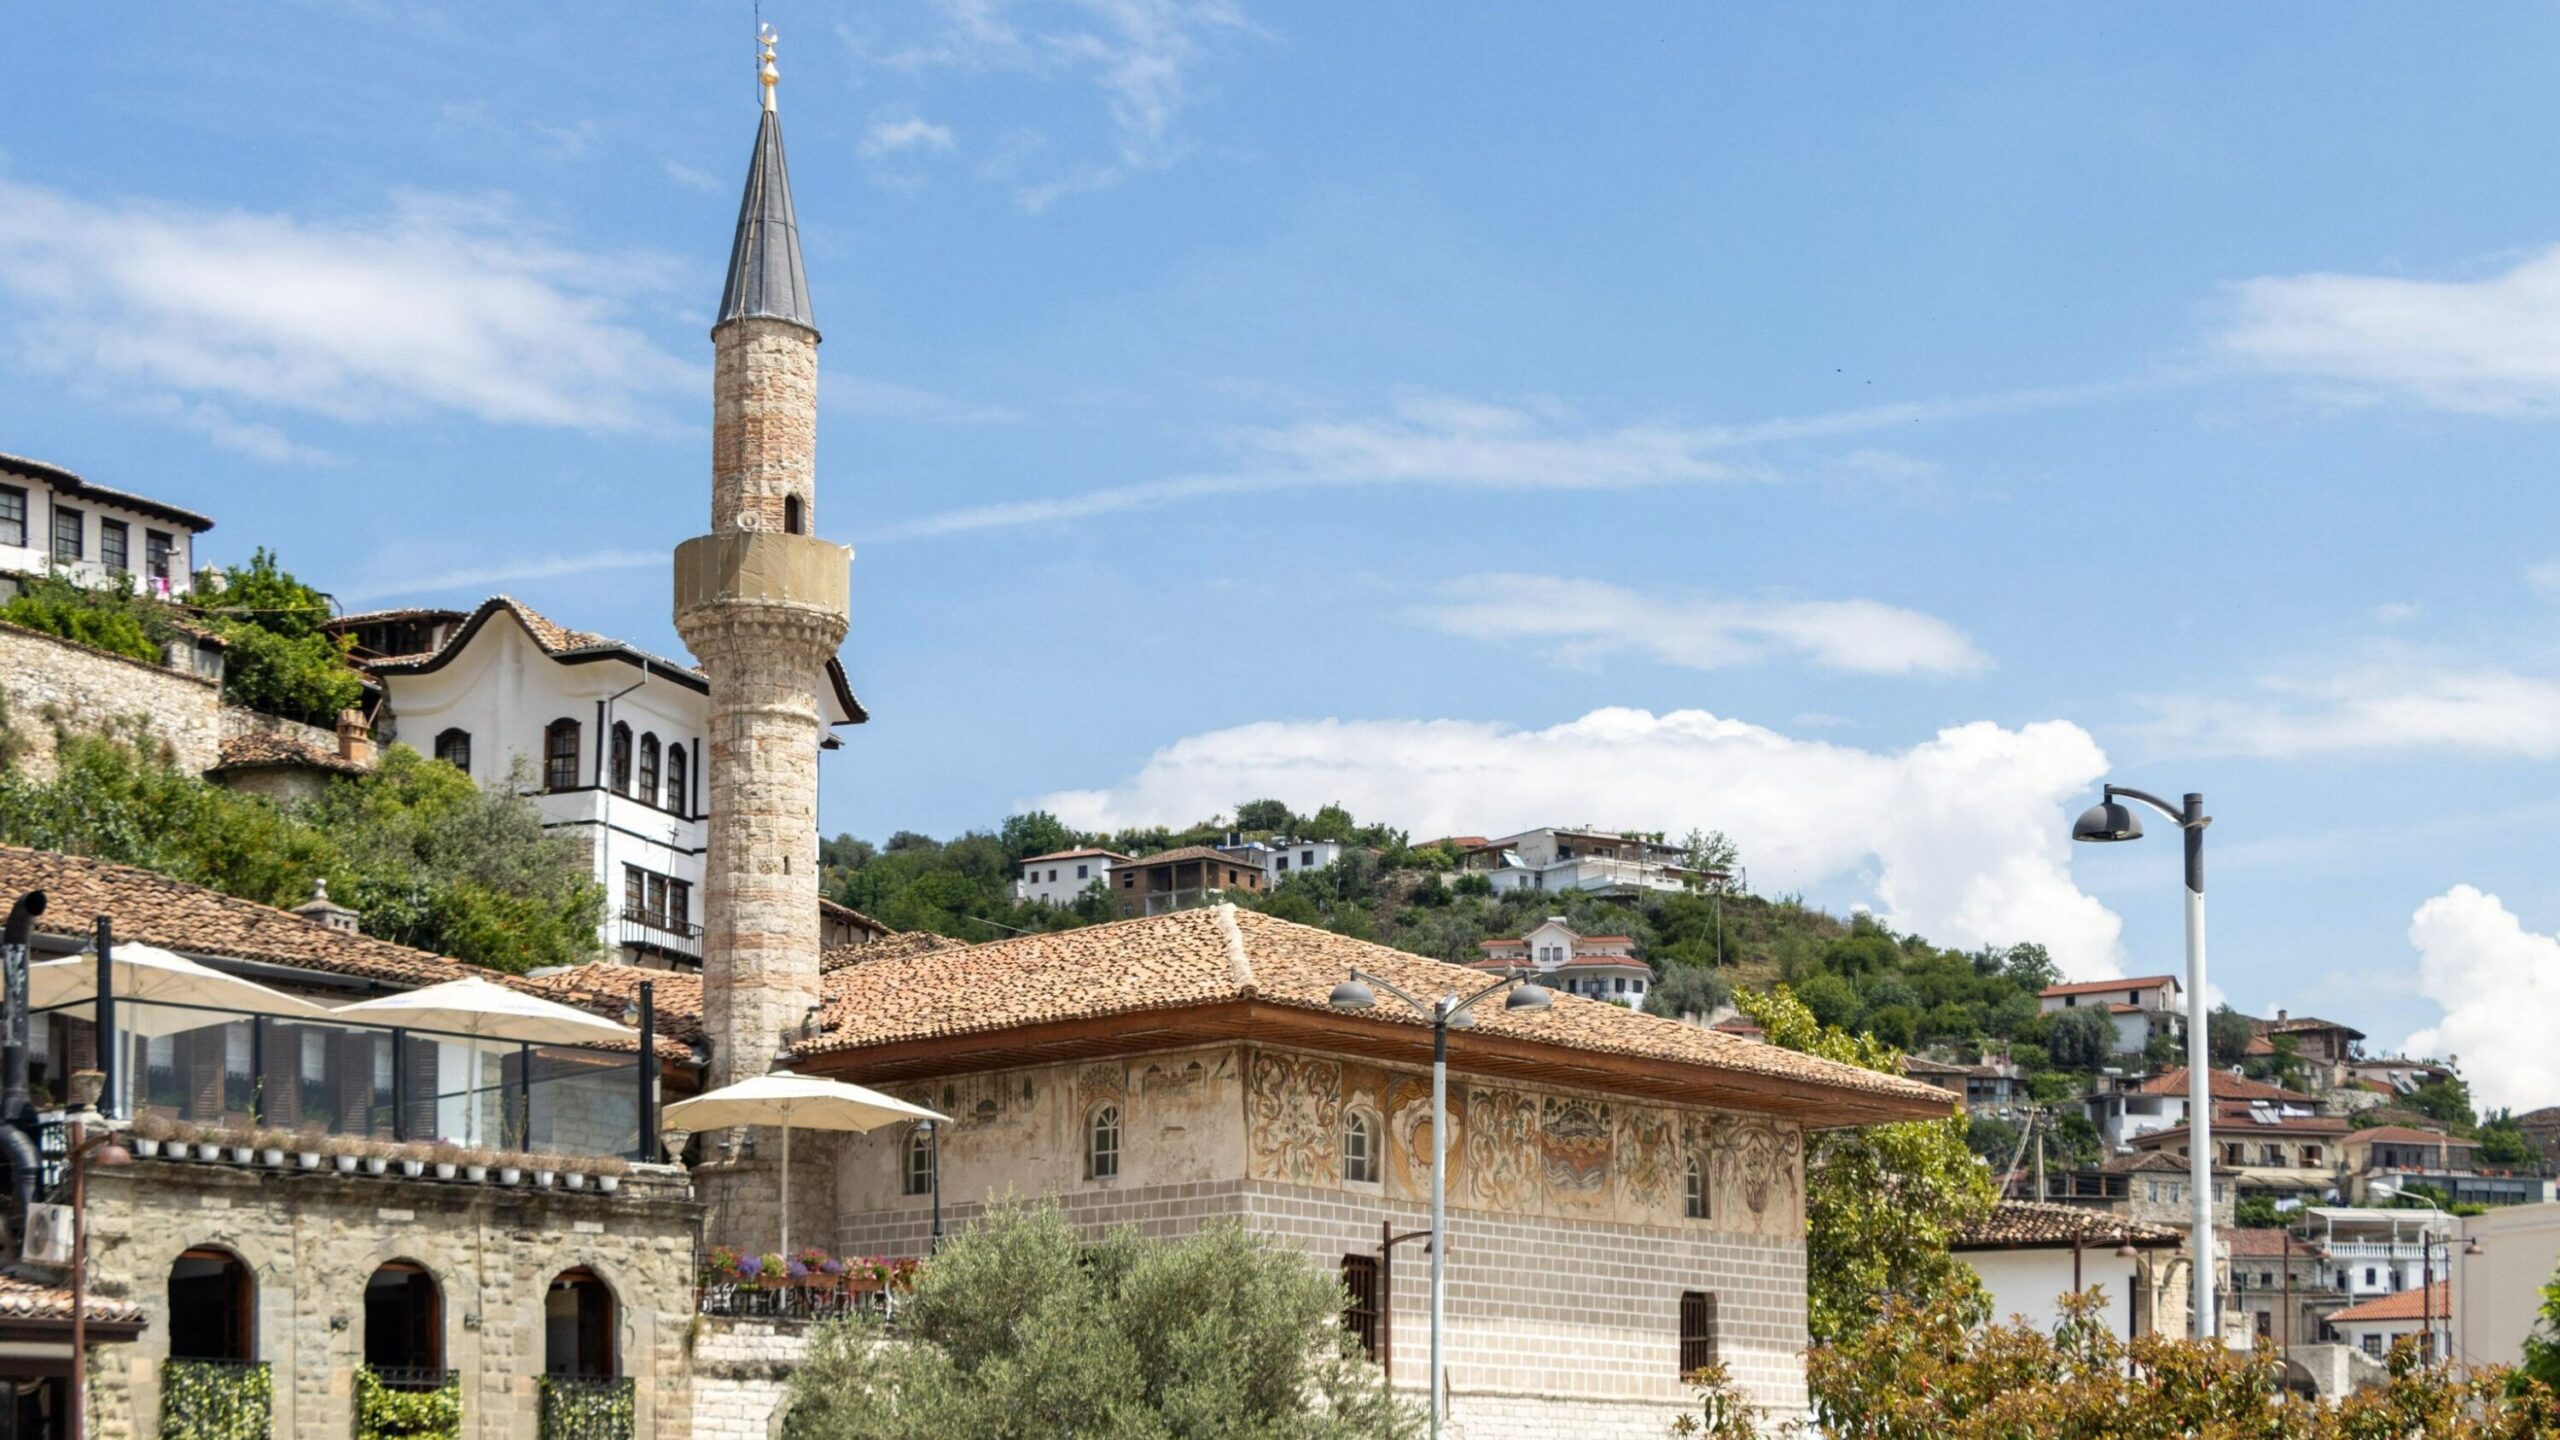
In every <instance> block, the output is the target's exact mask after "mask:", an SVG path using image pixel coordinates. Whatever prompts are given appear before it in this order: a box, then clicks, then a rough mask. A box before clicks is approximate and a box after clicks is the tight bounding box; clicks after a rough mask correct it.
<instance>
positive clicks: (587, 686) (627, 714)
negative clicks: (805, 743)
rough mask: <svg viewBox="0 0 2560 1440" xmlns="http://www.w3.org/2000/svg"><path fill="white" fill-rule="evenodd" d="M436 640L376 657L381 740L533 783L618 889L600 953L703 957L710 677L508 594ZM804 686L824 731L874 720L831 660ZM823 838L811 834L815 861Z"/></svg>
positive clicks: (557, 821)
mask: <svg viewBox="0 0 2560 1440" xmlns="http://www.w3.org/2000/svg"><path fill="white" fill-rule="evenodd" d="M378 621H379V617H378V616H355V617H348V619H347V620H343V621H341V622H339V623H340V626H341V627H342V628H344V627H348V626H351V625H352V626H358V627H362V626H369V625H374V624H376V623H377V622H378ZM400 623H407V622H405V621H404V622H400ZM434 633H435V634H436V635H437V636H438V637H439V640H440V643H438V644H437V646H436V648H435V649H433V650H430V651H427V652H424V653H417V654H408V655H394V656H391V657H389V658H385V659H379V660H373V661H370V662H368V665H367V668H368V669H370V670H371V671H372V673H373V674H374V676H375V677H376V678H377V679H379V680H380V681H381V682H382V686H383V692H384V705H383V713H382V716H381V718H380V719H379V720H378V721H377V722H376V730H377V734H378V735H379V736H380V737H381V738H383V739H384V740H386V741H388V740H395V739H396V740H398V741H400V742H402V743H404V744H407V745H409V746H410V747H412V748H413V749H416V750H418V751H420V752H422V753H425V754H429V755H432V756H434V757H435V758H437V759H439V760H443V761H445V762H447V763H449V764H451V765H453V766H455V767H456V768H458V769H460V770H462V771H464V772H465V773H467V774H469V775H470V776H471V777H472V778H473V779H475V780H477V781H479V782H480V783H481V784H483V785H487V784H492V783H498V784H507V783H513V784H518V785H521V786H522V787H524V789H525V790H526V792H527V793H529V794H531V795H532V797H533V803H534V807H535V808H536V809H537V810H538V811H540V812H541V815H542V820H543V824H544V825H545V826H546V827H547V828H551V829H560V830H567V831H569V832H570V833H572V834H574V835H576V836H577V837H578V838H579V839H580V840H581V841H582V842H584V844H585V845H586V848H587V853H588V857H589V861H590V863H591V864H592V865H593V866H594V872H595V877H596V881H597V883H599V884H601V885H603V886H604V887H605V893H606V895H607V896H608V897H610V898H609V901H608V904H607V906H606V918H605V921H604V924H603V927H602V929H601V932H600V937H601V938H602V940H603V942H604V945H605V948H606V949H607V950H609V951H613V950H618V951H620V952H621V954H622V957H623V958H624V959H625V960H627V961H629V962H631V963H634V964H643V965H654V966H658V967H661V968H677V967H682V968H692V967H694V966H697V965H699V964H700V963H701V960H702V895H701V890H702V875H703V846H704V838H705V837H704V834H703V823H702V822H703V814H704V807H705V806H706V805H707V804H708V795H707V792H706V789H705V783H706V780H707V776H706V773H705V771H704V768H703V766H704V761H705V756H704V752H703V746H704V737H703V726H704V719H705V717H706V715H707V714H708V713H709V706H710V683H709V682H708V681H707V680H705V679H704V677H703V675H702V672H701V671H699V670H696V669H694V668H693V667H692V666H690V665H685V664H681V663H679V662H677V661H674V660H669V659H665V658H663V657H661V656H657V655H652V654H650V653H649V652H647V651H645V650H641V649H638V648H637V647H634V646H631V645H626V644H624V643H623V642H621V641H619V640H612V639H608V638H606V637H604V636H602V635H594V634H589V633H587V632H585V631H578V630H570V629H567V628H565V627H563V626H561V625H559V624H556V623H555V622H553V621H551V620H549V619H547V618H545V617H544V616H542V615H541V614H539V613H537V612H536V611H535V610H533V608H532V607H530V606H528V605H526V604H524V603H523V602H521V601H518V600H514V599H510V598H508V597H506V596H503V595H501V596H498V597H496V598H494V599H491V600H489V601H487V602H486V603H484V604H482V605H481V606H480V608H479V609H477V610H475V611H473V612H471V614H470V616H469V617H468V618H466V619H464V620H463V621H462V622H461V623H460V624H458V625H450V626H442V625H440V626H437V627H436V628H435V631H434ZM810 685H811V688H812V690H813V692H814V693H815V696H816V700H817V704H818V712H819V714H820V715H822V716H824V717H825V718H826V720H827V722H828V723H829V724H830V725H858V724H860V723H862V722H863V721H864V720H865V719H867V718H869V717H867V716H866V715H865V714H864V713H863V710H862V706H861V704H860V703H859V702H858V701H856V700H855V699H854V696H853V691H852V689H851V687H850V686H849V685H848V684H847V683H846V680H845V675H844V670H843V667H842V666H841V665H839V664H838V663H836V662H834V661H829V662H828V664H827V667H826V669H825V671H824V672H823V673H821V674H817V675H812V676H811V677H810ZM835 743H836V742H835V741H834V740H833V739H830V740H829V741H828V742H827V744H828V745H829V746H831V747H832V746H833V745H834V744H835ZM817 843H818V837H817V836H816V835H815V834H814V833H813V834H811V835H810V836H809V848H810V852H811V853H810V863H811V864H815V863H816V850H817Z"/></svg>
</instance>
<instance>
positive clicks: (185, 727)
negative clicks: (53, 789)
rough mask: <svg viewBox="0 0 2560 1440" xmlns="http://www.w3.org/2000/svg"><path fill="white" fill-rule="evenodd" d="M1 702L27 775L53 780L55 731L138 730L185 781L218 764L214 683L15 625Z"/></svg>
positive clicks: (2, 657) (0, 649) (2, 660)
mask: <svg viewBox="0 0 2560 1440" xmlns="http://www.w3.org/2000/svg"><path fill="white" fill-rule="evenodd" d="M0 700H5V702H6V703H7V705H8V712H9V713H8V719H9V725H10V727H11V728H12V729H13V730H15V731H16V732H17V735H18V737H19V738H20V739H21V740H22V741H24V742H25V744H26V749H25V751H24V753H22V754H21V755H20V757H19V760H18V764H19V766H20V767H21V768H22V769H23V770H25V771H26V772H27V773H29V774H32V775H37V776H48V775H51V774H52V773H53V767H54V746H55V741H54V732H55V728H56V727H57V726H59V727H61V728H63V729H66V730H70V731H73V732H75V733H76V732H84V731H85V732H92V733H95V732H102V731H108V730H115V729H121V728H126V727H129V726H130V724H131V723H133V722H136V721H140V722H143V723H145V724H147V725H148V726H149V727H150V733H151V735H152V737H153V738H154V739H155V740H157V741H159V742H160V743H161V744H163V745H165V746H166V747H167V754H168V756H169V759H170V760H171V761H172V762H173V763H174V764H176V765H178V766H179V767H181V768H182V769H184V770H186V771H187V772H188V773H189V774H195V775H201V774H203V773H204V772H205V771H207V770H210V769H212V768H213V766H214V764H215V762H216V761H218V760H220V759H221V757H222V735H223V729H222V686H221V684H220V682H218V681H215V680H211V679H207V678H205V677H202V676H199V675H195V674H191V673H189V672H187V671H183V670H172V669H169V668H167V667H166V666H163V665H158V664H154V663H152V662H150V661H145V660H131V659H127V658H126V657H124V656H122V655H111V654H108V653H107V652H106V651H104V650H93V649H91V648H90V647H88V646H86V645H78V644H74V643H72V642H71V641H68V640H62V639H58V638H56V637H54V636H51V635H40V634H37V633H36V632H34V631H32V630H22V629H19V628H18V627H16V626H14V625H0ZM330 743H331V744H332V745H335V744H336V743H337V742H336V739H335V737H334V736H333V737H332V738H331V740H330Z"/></svg>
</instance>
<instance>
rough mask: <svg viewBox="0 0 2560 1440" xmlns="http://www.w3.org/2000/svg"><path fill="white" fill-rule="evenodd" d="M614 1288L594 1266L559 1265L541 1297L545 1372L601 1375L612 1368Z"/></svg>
mask: <svg viewBox="0 0 2560 1440" xmlns="http://www.w3.org/2000/svg"><path fill="white" fill-rule="evenodd" d="M615 1321H616V1316H615V1313H614V1304H613V1290H612V1288H611V1287H609V1286H607V1285H606V1284H605V1283H604V1281H603V1279H602V1278H601V1277H599V1276H598V1275H597V1274H596V1273H595V1272H594V1271H592V1270H589V1269H587V1268H585V1267H584V1266H581V1267H579V1268H577V1269H574V1270H563V1271H561V1272H560V1273H559V1274H558V1275H557V1276H554V1277H553V1278H552V1281H551V1289H550V1290H549V1291H548V1292H546V1293H545V1294H544V1295H543V1297H542V1334H543V1363H542V1370H543V1373H544V1374H546V1375H560V1376H568V1377H572V1378H575V1379H580V1380H603V1379H609V1378H611V1377H612V1376H613V1375H614V1374H615V1373H616V1369H615V1362H616V1359H617V1357H616V1356H615V1354H614V1343H613V1342H614V1330H615Z"/></svg>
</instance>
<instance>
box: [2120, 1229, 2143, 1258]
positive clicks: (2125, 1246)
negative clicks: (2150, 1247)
mask: <svg viewBox="0 0 2560 1440" xmlns="http://www.w3.org/2000/svg"><path fill="white" fill-rule="evenodd" d="M2123 1242H2124V1243H2122V1244H2120V1245H2118V1246H2116V1258H2117V1259H2119V1260H2139V1259H2141V1258H2142V1252H2141V1251H2139V1250H2136V1249H2134V1248H2133V1236H2132V1234H2131V1233H2129V1232H2128V1233H2127V1234H2126V1235H2124V1236H2123Z"/></svg>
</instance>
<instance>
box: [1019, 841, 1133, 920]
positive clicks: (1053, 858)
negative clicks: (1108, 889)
mask: <svg viewBox="0 0 2560 1440" xmlns="http://www.w3.org/2000/svg"><path fill="white" fill-rule="evenodd" d="M1129 860H1130V857H1129V856H1126V855H1123V854H1121V853H1120V852H1119V851H1117V850H1099V849H1095V848H1093V847H1091V846H1086V847H1083V848H1080V849H1075V850H1053V851H1051V852H1050V853H1048V854H1046V855H1034V856H1031V857H1030V858H1029V859H1026V860H1024V861H1023V862H1022V863H1021V864H1020V865H1018V866H1016V867H1015V870H1016V872H1017V873H1016V874H1015V875H1014V879H1013V898H1014V899H1016V900H1021V901H1025V902H1027V903H1033V904H1040V905H1058V906H1067V905H1073V904H1074V903H1076V898H1077V897H1078V896H1080V895H1082V894H1084V892H1085V891H1087V890H1089V889H1091V888H1092V887H1094V886H1096V885H1100V884H1103V883H1105V881H1106V877H1108V876H1109V875H1110V874H1111V867H1112V866H1114V865H1126V864H1128V863H1129Z"/></svg>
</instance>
